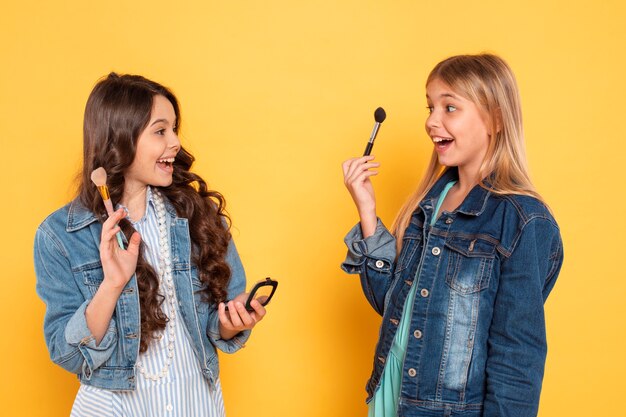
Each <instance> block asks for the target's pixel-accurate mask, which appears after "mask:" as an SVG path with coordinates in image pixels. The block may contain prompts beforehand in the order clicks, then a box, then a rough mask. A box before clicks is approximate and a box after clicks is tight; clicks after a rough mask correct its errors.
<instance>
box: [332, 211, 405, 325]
mask: <svg viewBox="0 0 626 417" xmlns="http://www.w3.org/2000/svg"><path fill="white" fill-rule="evenodd" d="M344 242H345V244H346V246H347V247H348V253H347V255H346V259H345V261H344V262H343V263H342V264H341V269H343V270H344V271H345V272H347V273H349V274H359V276H360V279H361V287H362V288H363V293H364V294H365V297H366V298H367V300H368V301H369V303H370V304H371V306H372V307H373V308H374V310H375V311H376V312H377V313H378V314H381V315H382V314H383V309H384V300H385V295H386V294H387V290H389V286H390V284H391V279H392V277H393V270H394V267H395V259H396V239H395V237H394V236H393V235H392V234H391V233H390V232H389V230H387V228H386V227H385V225H384V224H383V223H382V221H381V220H380V219H378V221H377V223H376V230H375V231H374V234H373V235H371V236H369V237H367V238H365V239H364V238H363V233H362V231H361V224H360V223H357V225H356V226H354V227H353V228H352V229H351V230H350V231H349V232H348V234H347V235H346V237H345V238H344Z"/></svg>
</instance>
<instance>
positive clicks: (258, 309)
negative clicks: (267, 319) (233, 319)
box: [250, 299, 267, 322]
mask: <svg viewBox="0 0 626 417" xmlns="http://www.w3.org/2000/svg"><path fill="white" fill-rule="evenodd" d="M250 306H251V307H252V308H253V309H254V312H255V313H256V317H258V318H257V319H256V321H257V322H259V321H261V320H263V317H264V316H265V313H266V312H267V311H266V310H265V307H263V306H262V305H261V303H259V302H258V301H257V300H256V299H254V300H252V301H251V302H250Z"/></svg>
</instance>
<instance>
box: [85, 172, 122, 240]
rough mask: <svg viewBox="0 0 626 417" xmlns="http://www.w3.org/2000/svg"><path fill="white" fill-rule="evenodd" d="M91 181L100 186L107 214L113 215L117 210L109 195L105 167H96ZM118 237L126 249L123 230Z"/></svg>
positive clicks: (118, 233) (99, 189) (117, 234)
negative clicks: (114, 208)
mask: <svg viewBox="0 0 626 417" xmlns="http://www.w3.org/2000/svg"><path fill="white" fill-rule="evenodd" d="M91 181H93V183H94V184H96V187H98V191H99V192H100V195H101V196H102V200H103V201H104V207H105V208H106V210H107V214H108V215H109V217H111V216H112V215H113V213H114V212H115V210H113V203H111V197H110V196H109V187H107V172H106V170H105V169H104V168H102V167H100V168H96V169H94V170H93V171H92V173H91ZM115 236H116V237H117V243H118V244H119V245H120V248H122V249H124V241H123V240H122V232H121V231H120V232H117V233H116V234H115Z"/></svg>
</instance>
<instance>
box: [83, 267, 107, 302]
mask: <svg viewBox="0 0 626 417" xmlns="http://www.w3.org/2000/svg"><path fill="white" fill-rule="evenodd" d="M82 272H83V284H85V288H86V289H87V292H88V293H89V294H90V295H91V296H92V297H93V296H94V295H95V294H96V291H98V288H99V287H100V284H102V281H103V280H104V271H103V270H102V265H101V264H100V262H98V263H94V264H90V265H89V266H87V267H85V269H83V271H82Z"/></svg>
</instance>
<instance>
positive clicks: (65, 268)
mask: <svg viewBox="0 0 626 417" xmlns="http://www.w3.org/2000/svg"><path fill="white" fill-rule="evenodd" d="M34 252H35V253H34V255H35V273H36V275H37V286H36V289H37V294H38V295H39V297H40V298H41V299H42V300H43V302H44V303H45V304H46V313H45V317H44V335H45V339H46V344H47V346H48V351H49V353H50V358H51V359H52V361H53V362H54V363H56V364H58V365H60V366H61V367H62V368H64V369H66V370H68V371H70V372H72V373H75V374H80V373H82V374H83V375H84V376H85V378H87V379H89V378H91V374H92V372H93V371H94V370H95V369H97V368H98V367H100V366H101V365H102V364H103V363H104V362H106V360H107V359H109V358H110V357H111V354H112V353H113V350H114V348H115V345H116V341H117V329H116V325H115V320H111V322H110V324H109V327H108V329H107V331H106V333H105V335H104V337H103V339H102V340H101V341H100V343H99V344H98V345H96V341H95V338H94V337H93V336H92V334H91V332H90V331H89V328H88V327H87V320H86V318H85V309H86V308H87V305H88V304H89V301H90V300H85V299H84V297H83V295H82V293H81V292H80V289H79V288H78V286H77V285H76V282H75V281H74V279H73V277H72V270H71V266H70V263H69V261H68V258H67V256H66V254H65V253H64V249H63V247H62V246H61V245H60V243H59V242H57V241H56V238H55V237H54V236H53V235H52V234H49V233H47V232H45V231H44V230H43V229H42V228H40V229H39V230H38V231H37V234H36V236H35V249H34Z"/></svg>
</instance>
